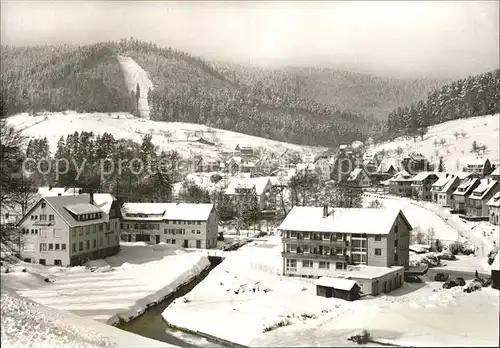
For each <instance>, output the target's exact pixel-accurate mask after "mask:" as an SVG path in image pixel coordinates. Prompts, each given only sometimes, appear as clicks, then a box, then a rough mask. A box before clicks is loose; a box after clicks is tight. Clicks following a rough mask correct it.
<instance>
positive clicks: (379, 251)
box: [375, 248, 382, 256]
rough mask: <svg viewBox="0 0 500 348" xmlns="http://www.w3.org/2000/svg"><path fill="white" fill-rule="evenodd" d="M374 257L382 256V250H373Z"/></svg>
mask: <svg viewBox="0 0 500 348" xmlns="http://www.w3.org/2000/svg"><path fill="white" fill-rule="evenodd" d="M375 255H377V256H381V255H382V249H379V248H376V249H375Z"/></svg>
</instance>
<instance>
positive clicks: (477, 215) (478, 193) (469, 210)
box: [465, 178, 500, 219]
mask: <svg viewBox="0 0 500 348" xmlns="http://www.w3.org/2000/svg"><path fill="white" fill-rule="evenodd" d="M498 191H500V183H499V182H498V181H496V180H491V179H490V178H488V179H481V183H480V184H479V185H478V186H477V187H476V188H475V189H474V190H473V191H472V194H471V195H469V197H467V198H466V200H465V217H466V218H469V219H488V214H489V211H488V210H489V207H488V205H486V203H488V201H489V200H490V199H492V198H493V196H494V195H495V193H497V192H498Z"/></svg>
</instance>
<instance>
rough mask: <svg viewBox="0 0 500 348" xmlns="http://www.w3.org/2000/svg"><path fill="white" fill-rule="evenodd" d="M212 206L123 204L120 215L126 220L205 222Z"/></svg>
mask: <svg viewBox="0 0 500 348" xmlns="http://www.w3.org/2000/svg"><path fill="white" fill-rule="evenodd" d="M213 206H214V205H213V204H211V203H125V204H124V205H123V206H122V214H123V216H124V217H125V219H127V220H148V221H152V220H154V221H162V220H194V221H206V220H207V219H208V217H209V216H210V212H211V211H212V208H213ZM136 215H145V216H136Z"/></svg>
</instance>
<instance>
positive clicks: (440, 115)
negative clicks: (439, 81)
mask: <svg viewBox="0 0 500 348" xmlns="http://www.w3.org/2000/svg"><path fill="white" fill-rule="evenodd" d="M499 112H500V70H494V71H491V72H487V73H484V74H480V75H477V76H471V77H468V78H466V79H462V80H458V81H454V82H452V83H451V84H448V85H445V86H443V87H442V88H441V89H438V90H436V91H434V92H433V93H431V94H429V96H428V98H427V100H425V101H420V102H418V103H414V104H411V105H409V106H406V107H400V108H397V109H396V110H393V111H392V112H391V113H390V114H389V118H388V121H387V128H388V132H389V136H390V137H391V138H395V137H398V136H402V135H403V136H416V135H418V134H421V133H422V131H421V130H422V129H425V128H426V127H428V126H432V125H435V124H439V123H443V122H446V121H450V120H455V119H460V118H469V117H474V116H482V115H491V114H496V113H499Z"/></svg>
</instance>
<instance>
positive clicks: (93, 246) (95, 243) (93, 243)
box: [92, 238, 97, 249]
mask: <svg viewBox="0 0 500 348" xmlns="http://www.w3.org/2000/svg"><path fill="white" fill-rule="evenodd" d="M92 248H94V249H95V248H97V239H95V238H94V240H93V241H92Z"/></svg>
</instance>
